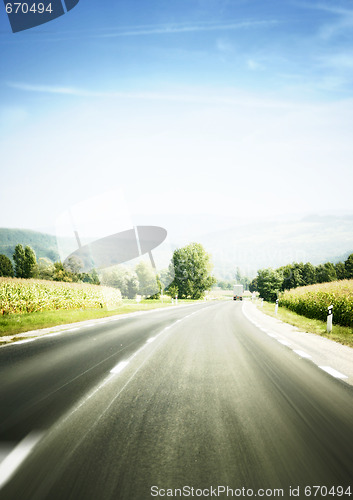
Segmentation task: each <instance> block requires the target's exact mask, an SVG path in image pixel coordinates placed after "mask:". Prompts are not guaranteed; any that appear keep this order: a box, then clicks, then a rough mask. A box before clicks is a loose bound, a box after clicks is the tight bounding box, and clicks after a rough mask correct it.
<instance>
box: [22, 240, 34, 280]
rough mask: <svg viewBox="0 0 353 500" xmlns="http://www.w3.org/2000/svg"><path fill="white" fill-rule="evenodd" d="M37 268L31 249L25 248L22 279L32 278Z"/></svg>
mask: <svg viewBox="0 0 353 500" xmlns="http://www.w3.org/2000/svg"><path fill="white" fill-rule="evenodd" d="M36 266H37V259H36V254H35V251H34V250H33V248H31V247H30V246H28V245H27V246H26V248H25V260H24V276H23V277H24V278H33V276H34V274H35V271H36Z"/></svg>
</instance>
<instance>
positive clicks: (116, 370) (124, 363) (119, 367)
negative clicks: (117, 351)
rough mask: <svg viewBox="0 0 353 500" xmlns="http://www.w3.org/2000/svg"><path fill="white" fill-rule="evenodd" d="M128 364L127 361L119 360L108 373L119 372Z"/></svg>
mask: <svg viewBox="0 0 353 500" xmlns="http://www.w3.org/2000/svg"><path fill="white" fill-rule="evenodd" d="M128 364H129V361H120V363H118V364H117V365H116V366H114V368H113V369H112V370H110V373H120V372H121V371H122V370H123V369H124V368H125V367H126V366H127V365H128Z"/></svg>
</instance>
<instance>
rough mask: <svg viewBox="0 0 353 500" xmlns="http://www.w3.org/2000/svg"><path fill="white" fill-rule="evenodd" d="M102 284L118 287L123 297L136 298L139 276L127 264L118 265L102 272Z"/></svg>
mask: <svg viewBox="0 0 353 500" xmlns="http://www.w3.org/2000/svg"><path fill="white" fill-rule="evenodd" d="M100 280H101V282H102V284H104V285H106V286H111V287H113V288H118V289H119V290H120V292H121V294H122V296H123V297H125V298H128V299H134V298H135V297H136V294H137V292H138V287H139V283H138V278H137V275H136V273H135V272H133V271H131V270H130V269H128V268H127V267H125V266H122V265H118V266H114V267H112V268H110V269H108V270H105V271H103V272H102V273H101V276H100Z"/></svg>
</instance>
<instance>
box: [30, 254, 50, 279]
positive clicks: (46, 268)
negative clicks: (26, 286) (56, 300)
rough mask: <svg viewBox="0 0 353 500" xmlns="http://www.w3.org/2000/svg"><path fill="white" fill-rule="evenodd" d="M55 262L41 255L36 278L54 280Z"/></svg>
mask: <svg viewBox="0 0 353 500" xmlns="http://www.w3.org/2000/svg"><path fill="white" fill-rule="evenodd" d="M53 275H54V264H53V263H52V261H51V260H49V259H47V258H45V257H41V258H40V259H38V262H37V268H36V274H35V278H37V279H40V280H47V281H51V280H53Z"/></svg>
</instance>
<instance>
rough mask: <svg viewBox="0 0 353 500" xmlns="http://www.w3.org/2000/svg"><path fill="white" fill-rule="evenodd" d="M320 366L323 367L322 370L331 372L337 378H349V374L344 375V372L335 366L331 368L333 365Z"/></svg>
mask: <svg viewBox="0 0 353 500" xmlns="http://www.w3.org/2000/svg"><path fill="white" fill-rule="evenodd" d="M319 368H321V370H324V371H325V372H326V373H329V374H330V375H332V376H333V377H335V378H342V379H343V378H348V377H347V375H344V373H341V372H339V371H337V370H335V369H334V368H331V366H319Z"/></svg>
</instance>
